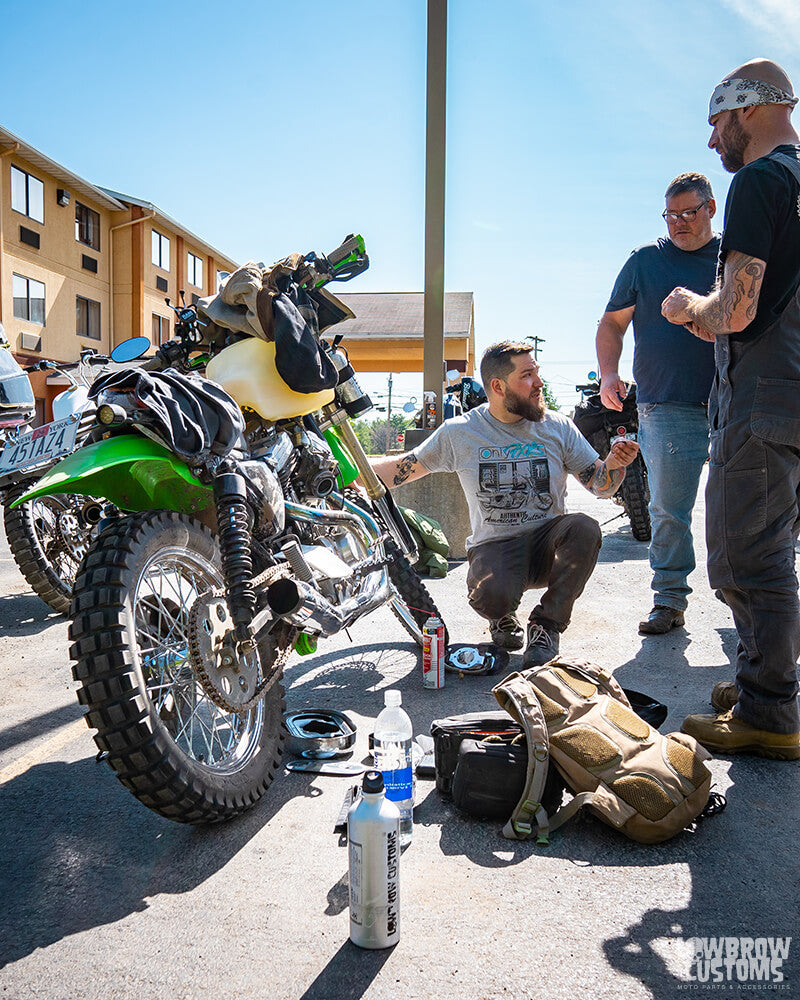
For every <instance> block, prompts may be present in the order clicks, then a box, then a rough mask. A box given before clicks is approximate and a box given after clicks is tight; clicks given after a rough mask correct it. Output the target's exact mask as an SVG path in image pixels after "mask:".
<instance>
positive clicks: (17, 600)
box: [0, 593, 66, 635]
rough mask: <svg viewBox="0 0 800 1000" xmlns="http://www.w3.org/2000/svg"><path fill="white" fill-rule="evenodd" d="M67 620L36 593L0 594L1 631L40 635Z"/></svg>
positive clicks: (10, 633) (14, 633)
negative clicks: (53, 625)
mask: <svg viewBox="0 0 800 1000" xmlns="http://www.w3.org/2000/svg"><path fill="white" fill-rule="evenodd" d="M65 620H66V619H65V618H64V616H63V615H60V614H58V612H56V611H53V609H52V608H51V607H50V606H49V605H47V604H45V603H44V601H43V600H42V599H41V598H39V597H37V596H36V595H35V594H30V593H28V594H0V632H4V633H6V634H7V635H38V634H39V633H40V632H44V630H45V629H47V628H49V627H50V626H51V625H52V624H53V623H54V622H59V621H61V622H63V621H65Z"/></svg>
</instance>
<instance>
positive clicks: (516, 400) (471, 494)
mask: <svg viewBox="0 0 800 1000" xmlns="http://www.w3.org/2000/svg"><path fill="white" fill-rule="evenodd" d="M481 378H482V381H483V385H484V389H485V390H486V395H487V397H488V403H486V404H484V405H483V406H480V407H478V408H477V409H474V410H470V411H469V412H468V413H466V414H464V415H463V416H460V417H454V418H453V419H452V420H447V421H445V423H444V424H442V426H441V427H439V428H437V430H436V431H435V432H434V433H433V434H432V435H431V436H430V437H429V438H427V439H426V440H425V441H424V442H423V443H422V444H421V445H420V446H419V447H418V448H416V449H414V451H412V452H408V453H407V454H406V455H403V456H401V457H400V458H385V459H377V460H376V461H374V462H373V467H374V469H375V471H376V472H377V473H378V475H379V476H381V477H382V478H383V479H384V480H385V481H386V483H387V484H388V485H389V486H390V487H391V486H400V485H402V484H403V483H406V482H410V481H411V480H413V479H419V478H421V477H422V476H424V475H426V474H427V473H429V472H455V473H457V475H458V478H459V480H460V482H461V486H462V489H463V490H464V495H465V496H466V499H467V503H468V505H469V514H470V526H471V528H472V534H471V535H470V537H469V538H468V539H467V556H468V558H469V572H468V574H467V587H468V590H469V602H470V604H471V605H472V607H473V608H474V609H475V610H476V611H477V612H478V614H480V615H482V616H483V617H484V618H488V619H489V622H490V630H491V634H492V639H493V640H494V642H496V643H498V644H499V645H502V646H505V648H506V649H520V648H521V647H522V645H523V640H522V627H521V625H520V623H519V621H518V620H517V618H516V610H517V607H518V605H519V602H520V599H521V597H522V595H523V593H524V592H525V591H526V590H531V589H534V588H545V592H544V594H543V595H542V597H541V600H540V602H539V604H537V605H536V607H535V608H534V609H533V612H532V613H531V616H530V619H529V621H528V628H527V646H526V649H525V654H524V658H523V663H524V665H525V666H526V667H532V666H537V665H539V664H541V663H546V662H547V661H548V660H550V659H552V658H553V657H554V656H556V655H557V653H558V648H559V636H560V633H561V632H563V631H564V629H565V628H566V627H567V625H568V624H569V620H570V616H571V613H572V606H573V604H574V603H575V601H576V600H577V598H578V597H579V596H580V595H581V593H582V592H583V588H584V587H585V585H586V582H587V580H588V579H589V577H590V576H591V574H592V570H593V569H594V566H595V563H596V562H597V555H598V553H599V551H600V545H601V534H600V527H599V525H598V524H597V522H596V521H595V520H594V519H593V518H591V517H588V516H587V515H585V514H566V513H565V510H564V496H565V493H566V484H567V475H568V474H572V475H574V476H576V477H577V478H578V479H579V480H580V482H581V483H583V485H584V486H586V487H587V489H589V490H591V492H592V493H594V494H596V495H597V496H601V497H605V496H612V495H613V494H614V493H615V492H616V491H617V489H618V487H619V485H620V483H621V482H622V480H623V478H624V476H625V467H626V466H628V465H630V463H631V462H632V461H633V460H634V458H635V457H636V454H637V452H638V450H639V446H638V445H637V444H636V443H635V442H631V441H624V440H622V441H617V442H616V443H615V444H614V445H613V447H612V449H611V452H610V453H609V455H608V457H607V458H606V460H605V461H604V462H603V461H601V460H600V459H599V457H598V455H597V452H596V451H595V450H594V448H592V447H591V445H590V444H589V443H588V442H587V441H586V440H585V439H584V438H583V437H582V435H581V433H580V431H579V430H578V429H577V427H576V426H575V424H573V422H572V421H571V420H570V419H569V418H568V417H564V416H562V415H561V414H560V413H556V412H554V411H552V410H547V409H545V406H544V397H543V395H542V386H543V384H544V383H543V382H542V380H541V378H540V377H539V366H538V365H537V364H536V362H535V361H534V359H533V358H532V357H531V353H530V345H529V344H525V343H518V342H515V341H503V342H501V343H499V344H494V345H492V346H491V347H490V348H488V350H487V351H486V352H485V353H484V356H483V359H482V361H481Z"/></svg>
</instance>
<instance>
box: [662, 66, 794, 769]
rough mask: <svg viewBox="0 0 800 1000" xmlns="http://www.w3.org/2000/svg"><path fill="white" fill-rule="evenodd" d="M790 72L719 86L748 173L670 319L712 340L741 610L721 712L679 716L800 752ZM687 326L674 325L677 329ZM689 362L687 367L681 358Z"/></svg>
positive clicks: (714, 400) (723, 540)
mask: <svg viewBox="0 0 800 1000" xmlns="http://www.w3.org/2000/svg"><path fill="white" fill-rule="evenodd" d="M795 104H797V98H796V97H795V96H794V93H793V91H792V84H791V81H790V80H789V77H788V76H787V75H786V73H785V72H784V71H783V70H782V69H781V67H780V66H778V65H776V64H775V63H774V62H770V61H769V60H767V59H754V60H752V61H751V62H749V63H745V65H744V66H740V67H739V68H738V69H735V70H734V71H733V72H732V73H730V74H729V75H728V76H727V77H725V79H724V80H723V81H722V83H720V84H719V86H718V87H716V88H715V90H714V92H713V93H712V95H711V101H710V104H709V111H708V122H709V125H711V128H712V132H711V138H710V139H709V141H708V145H709V146H710V147H711V149H713V150H716V152H717V153H718V154H719V156H720V158H721V160H722V165H723V167H725V169H726V170H729V171H730V172H731V173H733V174H735V175H736V176H735V177H734V178H733V181H732V182H731V186H730V190H729V192H728V200H727V202H726V204H725V235H724V236H723V238H722V250H721V252H720V278H719V282H718V287H716V288H715V289H714V291H713V292H712V293H711V294H710V295H697V294H695V293H694V292H693V291H691V290H689V289H687V288H686V287H677V288H675V289H674V290H673V291H671V292H670V294H669V295H668V296H667V298H666V299H665V300H664V303H663V305H662V309H663V313H664V316H665V317H666V318H667V319H669V320H670V322H672V323H675V324H681V325H683V326H684V327H685V328H686V329H687V330H688V331H689V332H690V333H693V334H695V336H696V337H698V338H702V339H703V340H706V341H713V342H714V347H715V351H716V376H715V379H714V387H713V390H712V393H711V400H710V402H709V411H710V414H709V415H710V426H711V456H710V463H709V474H708V488H707V490H706V537H707V541H708V576H709V580H710V582H711V586H712V587H718V588H719V589H720V591H721V592H722V595H723V597H724V598H725V602H726V603H727V605H728V606H729V607H730V609H731V613H732V614H733V620H734V622H735V623H736V631H737V633H738V635H739V646H738V649H737V654H736V681H735V683H734V682H730V681H723V682H722V683H720V684H718V685H717V686H716V687H715V688H714V691H713V692H712V695H711V704H712V705H713V706H714V708H715V709H716V710H717V712H718V713H719V714H718V715H690V716H688V717H687V718H686V719H685V720H684V722H683V725H682V726H681V729H682V730H683V732H685V733H689V734H690V735H691V736H694V737H695V738H696V739H697V740H698V741H699V742H700V743H702V744H703V745H704V746H706V747H708V748H709V749H711V750H716V751H721V752H723V753H739V752H747V753H755V754H759V755H761V756H763V757H769V758H774V759H780V760H797V759H798V758H800V714H799V713H798V704H797V657H798V654H800V604H799V603H798V595H797V577H796V575H795V540H796V538H797V531H798V527H800V519H798V490H799V489H800V137H798V135H797V132H796V131H795V129H794V128H793V126H792V123H791V117H790V116H791V113H792V109H793V108H794V106H795ZM678 328H679V327H676V329H678ZM678 363H679V364H683V359H681V360H680V361H679V362H678Z"/></svg>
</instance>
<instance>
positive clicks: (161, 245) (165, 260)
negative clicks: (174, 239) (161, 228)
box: [150, 229, 169, 271]
mask: <svg viewBox="0 0 800 1000" xmlns="http://www.w3.org/2000/svg"><path fill="white" fill-rule="evenodd" d="M150 245H151V259H152V261H153V263H154V264H155V265H156V267H160V268H161V270H162V271H169V238H168V237H166V236H162V235H161V233H157V232H156V231H155V229H154V230H153V232H152V239H151V244H150Z"/></svg>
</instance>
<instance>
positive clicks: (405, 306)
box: [332, 286, 475, 375]
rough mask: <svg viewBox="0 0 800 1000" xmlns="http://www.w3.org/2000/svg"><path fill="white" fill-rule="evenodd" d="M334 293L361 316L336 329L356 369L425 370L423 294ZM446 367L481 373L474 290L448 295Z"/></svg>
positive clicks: (467, 373) (445, 335) (336, 291)
mask: <svg viewBox="0 0 800 1000" xmlns="http://www.w3.org/2000/svg"><path fill="white" fill-rule="evenodd" d="M332 290H333V292H334V294H335V295H336V296H337V297H338V298H340V299H341V300H342V302H344V303H345V304H346V305H347V306H349V307H350V308H351V309H352V310H353V312H354V313H355V314H356V318H355V319H348V320H345V322H344V323H340V324H339V325H338V326H337V327H336V333H337V334H342V336H343V337H344V346H345V347H346V348H347V352H348V354H349V355H350V359H351V360H352V362H353V366H354V367H355V369H356V371H362V372H421V371H422V370H423V365H422V360H423V311H424V302H425V296H424V295H423V293H422V292H340V291H339V290H338V289H337V288H336V287H335V286H334V287H333V289H332ZM444 367H445V371H450V370H457V371H460V372H462V373H463V374H465V375H472V374H473V372H474V370H475V310H474V304H473V296H472V292H445V294H444Z"/></svg>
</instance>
